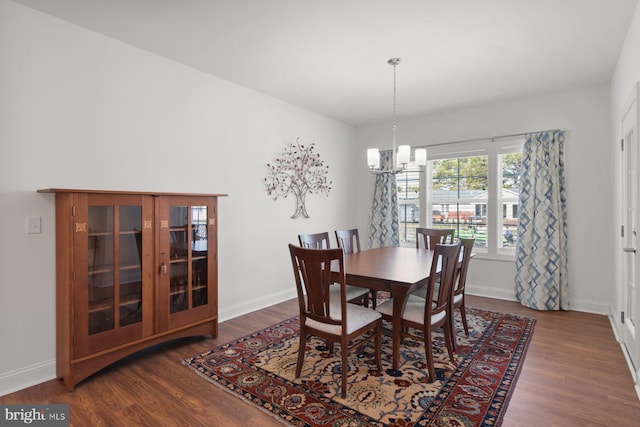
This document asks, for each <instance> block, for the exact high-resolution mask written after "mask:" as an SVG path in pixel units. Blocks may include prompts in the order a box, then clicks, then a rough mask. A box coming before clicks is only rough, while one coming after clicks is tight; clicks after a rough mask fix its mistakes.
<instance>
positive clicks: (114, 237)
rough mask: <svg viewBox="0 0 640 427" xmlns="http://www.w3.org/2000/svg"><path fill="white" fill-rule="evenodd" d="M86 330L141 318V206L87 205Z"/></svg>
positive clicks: (104, 328) (97, 330) (109, 327)
mask: <svg viewBox="0 0 640 427" xmlns="http://www.w3.org/2000/svg"><path fill="white" fill-rule="evenodd" d="M87 231H88V233H87V235H88V251H87V255H88V259H87V261H88V280H87V285H88V286H87V287H88V293H87V298H88V300H87V305H88V333H89V335H94V334H98V333H101V332H105V331H110V330H114V329H117V328H120V327H123V326H127V325H131V324H135V323H140V322H141V321H142V256H141V246H142V206H127V205H111V206H96V205H90V206H89V208H88V230H87Z"/></svg>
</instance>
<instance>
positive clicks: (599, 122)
mask: <svg viewBox="0 0 640 427" xmlns="http://www.w3.org/2000/svg"><path fill="white" fill-rule="evenodd" d="M608 115H609V88H608V84H607V83H601V84H594V85H592V86H588V87H579V88H574V89H569V90H564V91H558V92H553V93H546V94H541V95H535V96H530V97H525V98H521V99H517V100H513V101H508V102H500V103H495V104H489V105H484V106H479V107H474V108H467V109H460V110H455V111H448V112H443V113H439V114H432V115H427V116H422V117H415V118H409V119H407V118H401V119H400V120H399V128H398V138H399V140H400V142H401V143H403V144H410V145H412V146H418V145H429V144H436V143H442V142H448V141H458V140H464V139H470V138H481V137H488V136H499V135H508V134H514V133H521V132H532V131H538V130H546V129H556V128H560V129H564V130H566V131H567V132H566V138H565V169H566V185H567V199H568V200H567V205H568V206H567V210H568V219H567V222H568V233H569V264H568V266H569V286H570V304H571V307H572V309H575V310H584V311H591V312H597V313H608V312H609V304H610V302H611V300H612V287H613V283H612V282H611V277H613V274H614V265H613V260H614V258H613V255H612V252H611V251H610V250H602V249H603V248H613V244H614V236H613V235H612V233H611V230H612V229H613V228H614V227H613V224H612V220H613V217H612V212H611V206H612V203H613V194H612V191H611V189H612V175H613V170H612V165H611V157H612V154H611V150H610V149H609V148H610V144H609V138H610V133H609V118H608ZM390 129H391V125H390V124H376V125H371V126H366V127H362V128H359V129H358V134H357V140H358V147H359V154H358V156H359V158H358V161H359V162H361V163H362V164H363V165H364V162H365V152H366V148H368V147H378V148H386V147H390V144H391V143H390V141H391V139H390ZM358 179H359V185H360V186H361V188H367V191H363V192H361V193H360V194H362V197H361V200H360V203H358V206H360V207H361V209H359V211H358V220H359V226H360V227H365V228H366V224H367V223H368V222H367V221H368V219H367V217H368V212H369V207H370V205H371V203H370V201H369V200H368V199H367V197H368V198H369V199H370V193H371V192H372V191H373V190H369V189H370V188H372V186H373V179H372V178H371V177H370V176H368V175H367V174H366V173H363V174H360V175H359V176H358ZM596 248H597V250H596ZM514 274H515V267H514V263H513V262H504V261H497V260H484V259H479V258H475V259H474V260H473V261H472V263H471V265H470V270H469V277H468V288H467V289H468V292H469V293H472V294H477V295H484V296H492V297H496V298H502V299H514V298H515V293H514V285H513V277H514Z"/></svg>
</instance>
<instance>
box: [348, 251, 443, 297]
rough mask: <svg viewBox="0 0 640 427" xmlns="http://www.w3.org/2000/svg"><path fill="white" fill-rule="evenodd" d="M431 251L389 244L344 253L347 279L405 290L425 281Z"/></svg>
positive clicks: (429, 268)
mask: <svg viewBox="0 0 640 427" xmlns="http://www.w3.org/2000/svg"><path fill="white" fill-rule="evenodd" d="M433 253H434V252H433V251H432V250H429V249H416V248H406V247H397V246H389V247H382V248H375V249H370V250H367V251H362V252H357V253H353V254H345V256H344V266H345V272H346V276H347V283H349V284H350V285H355V286H363V287H367V288H370V289H375V290H377V291H390V292H394V293H395V292H401V293H406V292H410V290H413V289H416V288H419V287H421V286H424V285H426V284H427V282H428V280H429V275H430V273H431V262H432V260H433Z"/></svg>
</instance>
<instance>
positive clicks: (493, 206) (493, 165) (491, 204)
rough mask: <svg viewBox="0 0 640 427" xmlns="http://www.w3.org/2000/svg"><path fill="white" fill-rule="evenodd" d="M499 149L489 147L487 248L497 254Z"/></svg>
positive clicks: (500, 209)
mask: <svg viewBox="0 0 640 427" xmlns="http://www.w3.org/2000/svg"><path fill="white" fill-rule="evenodd" d="M498 169H499V168H498V150H497V149H496V148H495V147H489V149H488V152H487V175H488V176H487V179H488V181H489V182H488V186H489V188H488V189H487V190H488V194H487V210H488V212H487V249H488V250H489V253H491V254H495V253H496V252H497V249H498V242H499V236H498V234H499V231H498V230H499V229H500V227H498V220H499V218H500V215H501V214H502V208H501V207H500V193H501V188H500V187H501V185H500V179H499V177H498V175H499V173H498Z"/></svg>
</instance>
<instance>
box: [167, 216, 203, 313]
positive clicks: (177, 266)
mask: <svg viewBox="0 0 640 427" xmlns="http://www.w3.org/2000/svg"><path fill="white" fill-rule="evenodd" d="M169 233H170V235H169V246H170V247H169V253H170V254H171V259H170V262H169V269H170V288H171V293H170V311H171V313H176V312H178V311H183V310H189V309H191V308H194V307H198V306H201V305H205V304H207V302H208V293H207V286H208V283H207V274H208V272H207V207H206V206H171V207H170V208H169Z"/></svg>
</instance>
